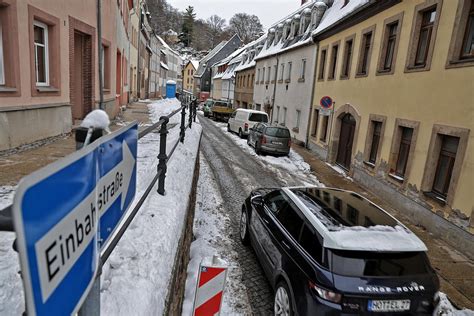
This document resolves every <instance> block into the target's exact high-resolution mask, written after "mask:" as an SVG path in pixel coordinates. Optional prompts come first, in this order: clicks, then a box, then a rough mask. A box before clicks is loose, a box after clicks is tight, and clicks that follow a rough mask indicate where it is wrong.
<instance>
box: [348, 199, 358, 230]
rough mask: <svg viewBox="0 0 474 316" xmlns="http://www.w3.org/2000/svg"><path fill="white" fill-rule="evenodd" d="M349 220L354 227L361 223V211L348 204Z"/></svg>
mask: <svg viewBox="0 0 474 316" xmlns="http://www.w3.org/2000/svg"><path fill="white" fill-rule="evenodd" d="M347 220H348V221H349V222H351V223H352V224H354V225H358V223H359V210H358V209H356V208H354V207H353V206H352V205H350V204H347Z"/></svg>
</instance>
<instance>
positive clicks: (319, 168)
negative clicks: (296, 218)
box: [292, 146, 474, 309]
mask: <svg viewBox="0 0 474 316" xmlns="http://www.w3.org/2000/svg"><path fill="white" fill-rule="evenodd" d="M292 149H293V150H295V151H296V152H297V153H298V154H300V155H301V156H302V157H303V158H304V160H305V161H306V162H307V163H308V164H309V165H310V166H311V170H312V171H313V173H315V174H316V176H317V177H318V180H319V181H321V182H322V183H324V184H325V185H326V186H328V187H337V188H342V189H346V190H351V191H354V192H357V193H359V194H362V195H363V196H365V197H367V198H368V199H370V200H372V201H374V202H375V203H376V204H378V205H380V206H381V207H382V208H384V209H385V210H387V211H388V212H389V213H391V214H392V215H393V216H395V217H397V218H398V219H399V220H401V221H402V222H403V223H404V224H405V225H406V226H407V227H408V228H409V229H410V230H412V231H413V232H414V233H415V234H416V235H417V236H418V237H419V238H420V239H421V240H422V241H423V242H424V243H425V244H426V246H427V247H428V256H429V258H430V261H431V264H432V265H433V267H434V268H435V270H436V272H437V273H438V276H439V279H440V283H441V291H442V292H444V293H446V294H447V295H448V297H449V298H450V299H451V300H452V301H453V303H454V304H456V305H457V306H458V307H464V308H468V309H474V262H473V261H472V260H469V258H467V257H465V256H464V255H463V254H461V253H459V252H458V251H456V250H455V249H454V248H452V247H451V246H449V245H447V244H446V243H445V242H443V241H442V240H440V239H438V238H434V237H433V236H432V235H431V234H430V233H428V232H427V231H426V230H424V229H423V228H422V227H418V226H415V225H413V224H411V223H410V220H409V218H407V217H406V216H405V215H403V214H401V213H400V212H397V211H396V210H395V209H392V208H391V206H390V205H389V204H388V203H386V202H385V201H383V200H381V199H379V198H378V197H377V196H375V195H374V194H372V193H371V192H369V191H367V190H366V189H364V188H362V187H361V186H360V185H358V184H357V183H355V182H353V181H352V179H350V178H349V177H347V176H345V175H344V174H342V173H339V172H338V171H336V170H335V169H333V168H332V167H331V166H329V165H327V164H326V162H324V161H321V160H320V159H318V158H317V157H316V156H315V155H314V154H313V153H312V152H310V151H309V150H307V149H305V148H303V147H300V146H292Z"/></svg>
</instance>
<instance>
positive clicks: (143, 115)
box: [0, 102, 151, 186]
mask: <svg viewBox="0 0 474 316" xmlns="http://www.w3.org/2000/svg"><path fill="white" fill-rule="evenodd" d="M147 104H148V103H141V102H137V103H133V104H131V105H129V106H128V107H127V110H126V111H125V112H123V115H122V117H121V118H119V119H117V120H115V121H113V122H112V124H111V130H116V129H119V128H120V127H122V126H124V125H126V124H129V123H131V122H133V121H138V123H139V128H143V127H145V126H147V125H149V124H150V123H151V122H150V119H149V115H148V107H147ZM75 150H76V143H75V140H74V133H70V134H67V135H62V136H58V137H53V138H50V139H48V140H43V141H39V142H36V143H34V144H31V145H26V146H23V147H20V148H18V149H16V150H12V151H9V153H8V154H4V155H0V175H1V177H0V186H15V185H17V184H18V182H19V181H20V180H21V178H23V177H24V176H26V175H28V174H30V173H32V172H33V171H36V170H38V169H40V168H42V167H44V166H46V165H48V164H50V163H52V162H54V161H56V160H58V159H59V158H62V157H65V156H67V155H69V154H71V153H72V152H74V151H75Z"/></svg>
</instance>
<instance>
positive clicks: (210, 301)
mask: <svg viewBox="0 0 474 316" xmlns="http://www.w3.org/2000/svg"><path fill="white" fill-rule="evenodd" d="M217 263H218V259H217V258H216V257H214V258H213V262H212V263H210V264H205V263H202V262H201V264H200V265H199V275H198V282H197V287H196V295H195V298H194V307H193V316H207V315H220V310H221V305H222V298H223V295H224V288H225V280H226V277H227V267H225V266H222V265H218V264H217Z"/></svg>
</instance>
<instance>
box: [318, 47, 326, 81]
mask: <svg viewBox="0 0 474 316" xmlns="http://www.w3.org/2000/svg"><path fill="white" fill-rule="evenodd" d="M327 52H328V50H327V48H325V49H322V50H321V59H320V60H319V73H318V79H319V80H324V71H325V66H326V56H327Z"/></svg>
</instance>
